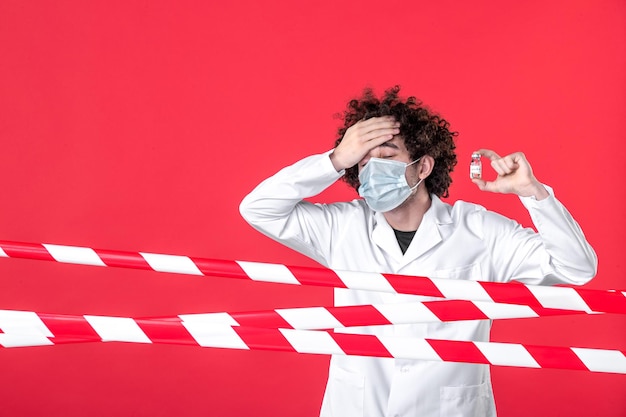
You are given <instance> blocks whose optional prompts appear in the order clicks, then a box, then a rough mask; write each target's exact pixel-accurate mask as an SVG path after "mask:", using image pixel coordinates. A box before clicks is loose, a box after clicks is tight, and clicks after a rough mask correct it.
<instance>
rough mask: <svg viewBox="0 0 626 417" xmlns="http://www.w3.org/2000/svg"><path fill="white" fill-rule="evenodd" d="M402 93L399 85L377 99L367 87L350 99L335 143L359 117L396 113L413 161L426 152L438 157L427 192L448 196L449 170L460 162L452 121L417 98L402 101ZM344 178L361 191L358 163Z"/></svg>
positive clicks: (430, 176)
mask: <svg viewBox="0 0 626 417" xmlns="http://www.w3.org/2000/svg"><path fill="white" fill-rule="evenodd" d="M399 93H400V86H395V87H392V88H390V89H388V90H386V91H385V93H384V94H383V96H382V97H381V98H378V97H376V95H375V94H374V92H373V90H372V89H371V88H366V89H365V90H363V95H362V96H361V97H360V98H358V99H353V100H350V102H349V103H348V105H347V108H346V110H345V111H344V112H343V114H339V115H338V117H339V118H341V119H343V121H344V125H343V126H342V127H340V128H339V129H338V131H337V133H338V134H339V139H337V140H336V141H335V146H337V145H339V143H340V142H341V140H342V139H343V136H344V135H345V133H346V130H348V128H349V127H350V126H352V125H353V124H355V123H356V122H358V121H359V120H366V119H369V118H372V117H380V116H389V115H391V116H394V117H395V118H396V120H397V121H399V122H400V136H402V138H403V139H404V144H405V146H406V148H407V149H408V151H409V154H410V156H411V160H414V159H417V158H418V157H421V156H423V155H430V156H432V157H433V158H434V159H435V166H434V168H433V171H432V173H431V174H430V175H429V176H428V178H426V181H425V183H426V188H427V189H428V192H429V193H433V194H435V195H437V196H438V197H448V195H449V194H448V188H449V187H450V184H451V183H452V178H451V177H450V173H451V172H452V171H453V170H454V166H455V165H456V164H457V158H456V154H455V153H454V150H455V148H456V145H455V144H454V137H455V136H457V135H458V132H451V131H450V129H449V128H450V123H448V122H447V121H446V120H444V119H443V118H441V117H440V116H439V115H437V114H434V113H432V112H431V111H429V110H428V109H427V108H426V107H424V106H423V104H422V102H421V101H419V100H417V99H416V98H415V97H408V98H406V99H405V100H403V99H402V98H401V97H400V96H399ZM342 179H343V180H344V181H345V182H347V183H348V185H350V186H351V187H353V188H354V189H357V190H358V188H359V185H360V183H359V172H358V167H357V166H356V165H355V166H353V167H351V168H348V169H346V174H345V175H344V176H343V178H342Z"/></svg>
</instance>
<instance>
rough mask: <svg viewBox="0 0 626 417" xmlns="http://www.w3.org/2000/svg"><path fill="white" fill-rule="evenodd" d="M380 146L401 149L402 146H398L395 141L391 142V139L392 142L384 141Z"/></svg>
mask: <svg viewBox="0 0 626 417" xmlns="http://www.w3.org/2000/svg"><path fill="white" fill-rule="evenodd" d="M380 146H387V147H389V148H393V149H400V148H399V147H398V145H396V144H395V143H393V142H391V141H390V142H384V143H382V144H381V145H380Z"/></svg>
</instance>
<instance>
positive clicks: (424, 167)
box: [419, 155, 435, 179]
mask: <svg viewBox="0 0 626 417" xmlns="http://www.w3.org/2000/svg"><path fill="white" fill-rule="evenodd" d="M433 168H435V158H433V157H432V156H430V155H424V156H422V159H420V164H419V170H420V171H419V178H420V179H426V178H427V177H428V176H429V175H430V173H431V172H433Z"/></svg>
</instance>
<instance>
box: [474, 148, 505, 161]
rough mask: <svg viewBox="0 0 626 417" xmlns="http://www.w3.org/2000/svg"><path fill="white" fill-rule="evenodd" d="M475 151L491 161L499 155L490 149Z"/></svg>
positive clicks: (498, 157)
mask: <svg viewBox="0 0 626 417" xmlns="http://www.w3.org/2000/svg"><path fill="white" fill-rule="evenodd" d="M476 152H477V153H479V154H481V155H482V156H484V157H486V158H489V159H490V160H491V161H495V160H498V159H500V155H498V154H497V153H495V152H494V151H492V150H491V149H479V150H477V151H476Z"/></svg>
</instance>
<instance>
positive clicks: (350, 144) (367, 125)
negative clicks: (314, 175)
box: [330, 116, 400, 171]
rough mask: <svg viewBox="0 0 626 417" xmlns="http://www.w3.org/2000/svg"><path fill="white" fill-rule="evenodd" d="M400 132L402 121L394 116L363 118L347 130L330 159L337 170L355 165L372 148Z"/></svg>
mask: <svg viewBox="0 0 626 417" xmlns="http://www.w3.org/2000/svg"><path fill="white" fill-rule="evenodd" d="M398 133H400V123H399V122H397V121H396V120H395V118H394V117H393V116H382V117H372V118H371V119H367V120H361V121H358V122H357V123H355V124H354V125H352V126H350V127H349V128H348V130H346V133H345V135H344V136H343V138H342V140H341V143H340V144H339V145H338V146H337V147H336V148H335V150H334V151H333V152H332V153H331V155H330V159H331V161H332V163H333V166H334V167H335V169H336V170H337V171H341V170H343V169H347V168H350V167H353V166H354V165H356V164H357V163H359V161H360V160H361V159H363V158H364V157H365V156H366V155H367V154H368V153H369V152H370V151H371V150H372V149H374V148H376V147H377V146H380V145H382V144H383V143H385V142H388V141H390V140H391V139H393V137H394V136H395V135H397V134H398Z"/></svg>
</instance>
